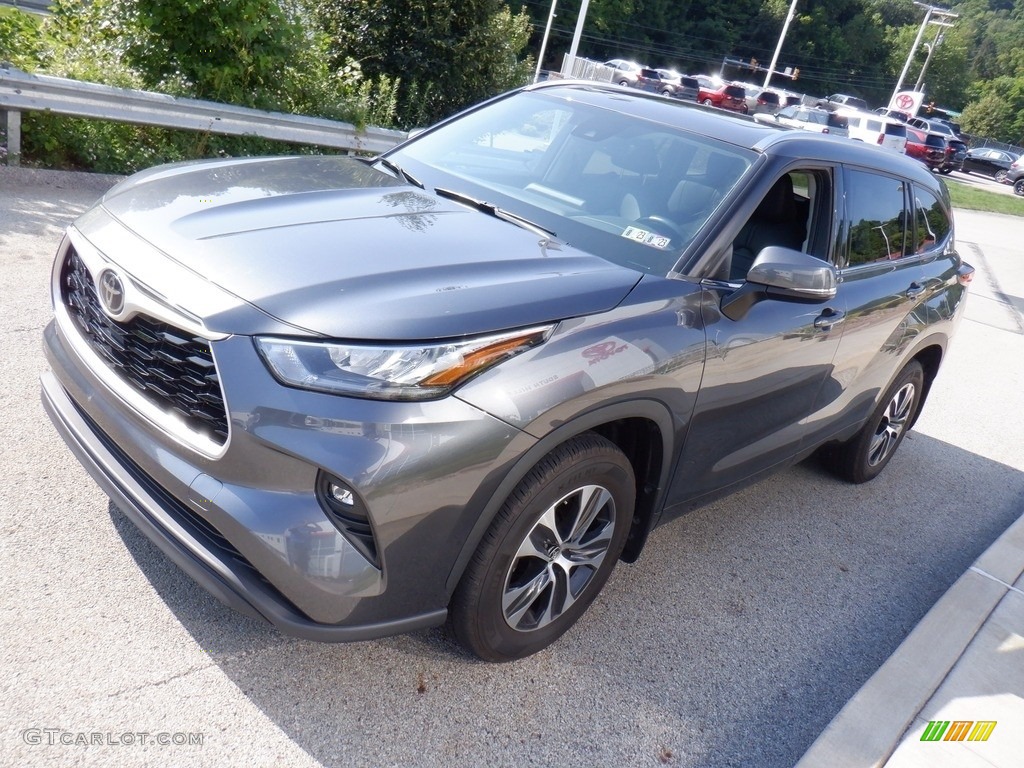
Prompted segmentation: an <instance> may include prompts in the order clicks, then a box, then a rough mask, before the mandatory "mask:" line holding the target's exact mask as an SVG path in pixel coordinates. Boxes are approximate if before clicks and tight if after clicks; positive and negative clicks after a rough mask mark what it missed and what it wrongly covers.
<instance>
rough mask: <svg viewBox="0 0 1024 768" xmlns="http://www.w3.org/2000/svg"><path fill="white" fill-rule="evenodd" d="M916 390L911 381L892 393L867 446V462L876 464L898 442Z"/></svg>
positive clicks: (905, 424)
mask: <svg viewBox="0 0 1024 768" xmlns="http://www.w3.org/2000/svg"><path fill="white" fill-rule="evenodd" d="M915 394H916V390H915V388H914V383H913V382H907V383H906V384H904V385H903V386H902V387H900V388H899V389H898V390H896V394H895V395H893V398H892V400H890V401H889V405H888V406H886V409H885V412H884V413H883V414H882V418H881V420H880V421H879V422H878V428H877V429H876V430H875V436H874V437H873V438H872V439H871V443H870V445H869V446H868V464H869V465H870V466H872V467H875V466H878V465H879V464H880V463H882V461H883V460H885V458H886V457H888V455H889V454H890V453H891V452H892V450H893V448H895V446H896V444H897V443H898V442H899V439H900V435H902V434H903V430H904V429H906V428H907V421H908V419H909V418H910V416H911V414H912V413H913V407H914V396H915Z"/></svg>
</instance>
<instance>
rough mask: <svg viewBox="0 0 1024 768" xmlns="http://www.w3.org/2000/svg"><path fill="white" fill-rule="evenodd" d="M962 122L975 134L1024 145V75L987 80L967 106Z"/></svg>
mask: <svg viewBox="0 0 1024 768" xmlns="http://www.w3.org/2000/svg"><path fill="white" fill-rule="evenodd" d="M960 125H961V126H962V128H963V129H964V130H965V131H966V132H967V133H970V134H973V135H975V136H986V137H988V138H990V139H995V140H996V141H1003V142H1006V143H1008V144H1016V145H1018V146H1021V145H1024V76H1018V77H1009V76H1007V77H997V78H996V79H995V80H991V81H989V82H986V83H984V85H983V86H982V90H981V92H980V95H979V97H978V98H975V99H973V100H972V101H971V103H970V104H968V105H967V106H966V107H964V111H963V113H962V114H961V115H960Z"/></svg>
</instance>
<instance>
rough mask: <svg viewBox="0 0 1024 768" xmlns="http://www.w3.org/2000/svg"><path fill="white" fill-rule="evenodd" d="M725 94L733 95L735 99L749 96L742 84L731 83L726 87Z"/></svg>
mask: <svg viewBox="0 0 1024 768" xmlns="http://www.w3.org/2000/svg"><path fill="white" fill-rule="evenodd" d="M725 95H726V96H731V97H732V98H734V99H745V98H746V97H747V92H746V91H744V90H743V88H742V86H739V85H729V86H726V88H725Z"/></svg>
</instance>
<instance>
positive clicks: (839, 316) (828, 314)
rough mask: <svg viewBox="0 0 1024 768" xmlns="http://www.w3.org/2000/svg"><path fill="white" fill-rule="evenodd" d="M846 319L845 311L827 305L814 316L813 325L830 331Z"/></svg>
mask: <svg viewBox="0 0 1024 768" xmlns="http://www.w3.org/2000/svg"><path fill="white" fill-rule="evenodd" d="M845 319H846V313H845V312H842V311H840V310H838V309H832V308H831V307H828V308H827V309H825V310H824V311H822V313H821V314H820V315H818V316H817V317H816V318H814V327H815V328H819V329H820V330H823V331H830V330H832V328H834V327H835V326H837V325H839V324H840V323H841V322H843V320H845Z"/></svg>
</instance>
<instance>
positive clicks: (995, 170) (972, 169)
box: [960, 147, 1017, 182]
mask: <svg viewBox="0 0 1024 768" xmlns="http://www.w3.org/2000/svg"><path fill="white" fill-rule="evenodd" d="M1016 159H1017V155H1014V154H1012V153H1010V152H1004V151H1003V150H1001V149H991V148H989V147H978V148H976V149H969V150H967V155H966V156H965V157H964V162H963V167H961V168H960V170H961V171H963V172H964V173H980V174H982V175H984V176H991V177H992V178H993V179H995V180H996V181H999V182H1002V181H1005V180H1006V174H1007V172H1008V171H1009V170H1010V166H1011V165H1013V161H1014V160H1016Z"/></svg>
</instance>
